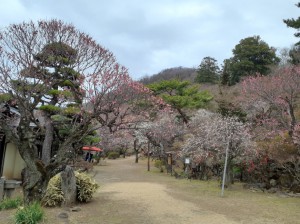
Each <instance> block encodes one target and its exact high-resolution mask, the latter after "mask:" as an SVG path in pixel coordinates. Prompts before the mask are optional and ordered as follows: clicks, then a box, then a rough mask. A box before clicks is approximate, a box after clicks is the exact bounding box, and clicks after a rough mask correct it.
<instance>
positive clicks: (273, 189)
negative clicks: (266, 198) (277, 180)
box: [268, 187, 278, 194]
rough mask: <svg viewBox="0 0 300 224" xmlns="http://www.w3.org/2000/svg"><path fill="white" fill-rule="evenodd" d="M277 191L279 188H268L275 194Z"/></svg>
mask: <svg viewBox="0 0 300 224" xmlns="http://www.w3.org/2000/svg"><path fill="white" fill-rule="evenodd" d="M277 191H278V189H277V188H274V187H272V188H270V189H269V190H268V193H271V194H274V193H276V192H277Z"/></svg>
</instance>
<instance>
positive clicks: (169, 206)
mask: <svg viewBox="0 0 300 224" xmlns="http://www.w3.org/2000/svg"><path fill="white" fill-rule="evenodd" d="M96 169H97V171H98V172H97V175H96V176H95V178H96V179H97V181H98V182H99V183H102V185H103V186H102V187H101V189H100V191H99V193H100V195H101V196H103V197H105V196H106V197H109V200H110V201H111V203H114V205H115V206H116V207H118V211H116V209H113V210H112V211H111V213H110V215H111V216H115V218H116V219H118V220H122V218H123V219H124V222H122V223H129V222H128V221H129V220H128V219H130V221H131V219H133V220H135V221H138V222H136V223H147V224H148V223H149V224H150V223H151V224H152V223H153V224H156V223H160V224H170V223H172V224H181V223H182V224H196V223H210V224H214V223H216V224H217V223H218V224H219V223H224V224H226V223H232V224H234V223H236V222H234V221H233V220H228V219H227V218H226V217H225V216H224V215H220V214H217V213H214V212H211V211H207V210H205V209H203V208H199V206H197V205H195V204H193V203H192V202H189V201H185V200H181V199H178V198H176V197H175V196H174V195H172V189H168V188H167V186H166V184H164V183H163V179H162V178H160V177H158V176H154V175H151V174H149V173H147V171H145V170H146V167H145V166H144V163H142V164H134V163H133V158H126V159H120V160H109V161H108V164H107V166H100V168H99V169H98V168H96ZM120 211H124V212H125V213H126V214H125V215H124V214H123V212H120ZM114 212H115V213H114ZM122 216H123V217H122ZM129 216H130V217H129ZM117 217H118V218H117ZM126 221H127V222H126ZM99 223H100V222H99ZM107 223H109V222H107ZM120 223H121V222H120Z"/></svg>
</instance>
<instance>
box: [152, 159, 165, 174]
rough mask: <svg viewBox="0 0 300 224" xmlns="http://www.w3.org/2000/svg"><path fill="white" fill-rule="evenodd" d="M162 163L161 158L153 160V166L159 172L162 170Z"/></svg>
mask: <svg viewBox="0 0 300 224" xmlns="http://www.w3.org/2000/svg"><path fill="white" fill-rule="evenodd" d="M163 165H164V163H163V161H161V160H155V162H154V166H155V167H156V168H158V169H160V172H164V169H163Z"/></svg>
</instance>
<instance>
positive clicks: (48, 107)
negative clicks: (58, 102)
mask: <svg viewBox="0 0 300 224" xmlns="http://www.w3.org/2000/svg"><path fill="white" fill-rule="evenodd" d="M39 109H40V110H43V111H47V112H48V113H50V114H54V113H57V112H59V111H60V108H59V107H57V106H54V105H43V106H40V108H39Z"/></svg>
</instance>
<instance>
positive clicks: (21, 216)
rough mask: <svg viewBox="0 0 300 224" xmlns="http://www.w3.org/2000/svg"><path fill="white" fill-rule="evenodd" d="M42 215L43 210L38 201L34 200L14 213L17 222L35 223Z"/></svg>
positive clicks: (22, 223) (23, 223)
mask: <svg viewBox="0 0 300 224" xmlns="http://www.w3.org/2000/svg"><path fill="white" fill-rule="evenodd" d="M43 217H44V211H43V209H42V207H41V205H40V204H39V203H38V202H34V203H32V204H30V205H28V206H26V207H23V208H20V209H18V211H17V213H16V214H15V217H14V218H15V223H17V224H36V223H38V222H39V221H41V220H42V219H43Z"/></svg>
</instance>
